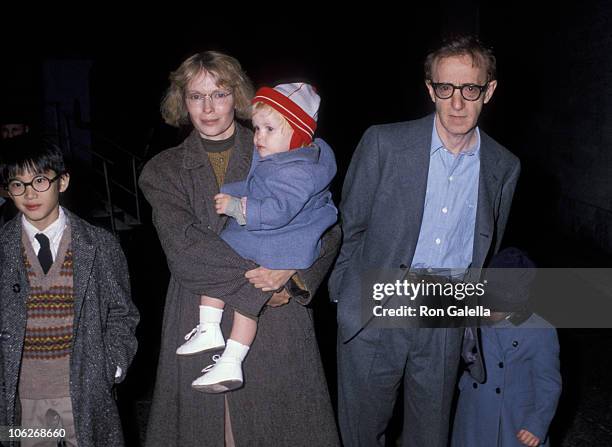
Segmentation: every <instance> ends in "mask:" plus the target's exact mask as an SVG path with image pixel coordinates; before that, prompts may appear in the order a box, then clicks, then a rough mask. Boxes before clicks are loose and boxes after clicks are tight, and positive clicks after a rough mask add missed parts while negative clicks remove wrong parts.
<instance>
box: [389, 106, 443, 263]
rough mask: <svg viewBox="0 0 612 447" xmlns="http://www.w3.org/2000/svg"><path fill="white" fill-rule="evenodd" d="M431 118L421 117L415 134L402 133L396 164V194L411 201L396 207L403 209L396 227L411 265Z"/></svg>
mask: <svg viewBox="0 0 612 447" xmlns="http://www.w3.org/2000/svg"><path fill="white" fill-rule="evenodd" d="M433 117H434V115H433V114H432V115H429V116H427V117H425V118H424V119H422V120H420V122H419V123H418V127H417V128H416V129H415V131H414V133H410V134H404V141H402V142H401V143H400V147H401V152H400V153H399V155H398V163H397V164H396V166H397V168H396V169H397V170H398V171H399V172H398V176H399V178H400V179H401V181H400V182H398V184H399V187H398V194H397V197H399V198H403V199H405V200H410V203H407V204H405V206H401V207H399V210H401V211H402V212H403V216H402V217H401V222H403V223H404V224H402V225H399V226H398V228H400V229H402V230H403V234H402V235H401V237H400V238H399V240H401V241H403V245H404V247H405V248H406V249H407V252H406V260H407V262H408V264H407V265H410V263H411V262H412V258H413V257H414V251H415V250H416V245H417V242H418V240H419V233H420V232H421V224H422V223H423V211H424V209H425V195H426V193H427V178H428V174H429V163H430V160H431V157H430V154H431V132H432V130H433Z"/></svg>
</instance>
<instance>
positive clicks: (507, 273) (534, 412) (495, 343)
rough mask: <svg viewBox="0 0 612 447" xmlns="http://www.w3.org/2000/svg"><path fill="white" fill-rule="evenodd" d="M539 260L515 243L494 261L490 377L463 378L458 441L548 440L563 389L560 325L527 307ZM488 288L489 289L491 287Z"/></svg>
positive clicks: (472, 446)
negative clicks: (553, 323)
mask: <svg viewBox="0 0 612 447" xmlns="http://www.w3.org/2000/svg"><path fill="white" fill-rule="evenodd" d="M534 267H535V265H534V264H533V263H532V262H531V261H530V260H529V258H527V257H526V255H525V254H524V253H523V252H521V251H520V250H518V249H515V248H509V249H506V250H503V251H501V252H500V253H498V254H497V255H496V256H495V257H494V258H493V259H492V260H491V263H490V265H489V270H488V272H487V273H488V275H487V279H488V284H487V294H486V295H485V297H484V303H483V304H484V305H485V307H489V308H491V310H492V314H491V317H489V319H490V322H489V323H490V325H489V326H483V327H482V328H481V329H480V331H481V341H482V356H483V361H484V364H485V368H486V380H485V382H484V383H478V382H477V381H476V380H474V379H473V378H472V376H471V375H470V373H469V372H468V371H466V372H464V373H463V375H462V377H461V379H460V381H459V390H460V394H459V400H458V404H457V411H456V415H455V422H454V426H453V437H452V446H453V447H479V446H482V447H494V446H497V447H499V446H502V447H508V446H530V447H535V446H542V445H543V446H546V445H549V443H548V428H549V426H550V423H551V421H552V418H553V416H554V414H555V411H556V409H557V403H558V400H559V396H560V394H561V375H560V373H559V342H558V340H557V332H556V330H555V328H553V327H552V326H551V325H550V324H549V323H548V322H547V321H546V320H544V319H543V318H542V317H540V316H539V315H537V314H534V313H531V312H530V311H529V310H528V299H529V287H530V285H531V283H532V281H533V279H534V277H535V268H534ZM489 291H490V292H491V293H489Z"/></svg>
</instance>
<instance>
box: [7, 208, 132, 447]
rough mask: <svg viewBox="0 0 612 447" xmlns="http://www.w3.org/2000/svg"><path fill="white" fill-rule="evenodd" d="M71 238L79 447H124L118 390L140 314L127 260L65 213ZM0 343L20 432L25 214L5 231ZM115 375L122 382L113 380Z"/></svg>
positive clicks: (73, 390)
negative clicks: (116, 398)
mask: <svg viewBox="0 0 612 447" xmlns="http://www.w3.org/2000/svg"><path fill="white" fill-rule="evenodd" d="M66 216H67V217H68V220H69V222H70V228H71V231H72V252H73V265H74V332H73V346H72V352H71V358H70V397H71V398H72V409H73V413H74V421H75V427H76V434H77V441H78V443H79V447H97V446H101V445H105V446H106V445H108V446H110V445H112V446H122V445H123V433H122V431H121V422H120V420H119V413H118V411H117V406H116V404H115V401H114V398H113V395H112V387H113V385H114V384H115V383H117V382H120V381H122V380H123V379H124V378H125V373H126V372H127V369H128V367H129V365H130V363H131V361H132V359H133V357H134V354H135V353H136V347H137V341H136V337H135V335H134V332H135V330H136V325H137V324H138V311H137V310H136V307H135V306H134V304H133V303H132V300H131V298H130V282H129V277H128V268H127V263H126V260H125V256H124V255H123V252H122V251H121V247H120V246H119V243H118V242H117V240H116V239H115V238H114V237H113V236H112V235H111V234H110V233H108V232H107V231H105V230H103V229H101V228H98V227H94V226H93V225H90V224H88V223H87V222H85V221H84V220H82V219H80V218H78V217H77V216H75V215H74V214H72V213H70V212H69V211H67V210H66ZM0 266H1V267H0V268H1V269H2V270H1V271H0V312H1V314H0V330H1V332H0V340H1V345H2V357H3V360H4V362H3V367H4V375H3V381H4V384H5V390H3V391H5V394H4V396H3V401H2V407H3V410H4V411H5V413H6V422H7V424H8V425H19V421H20V414H19V412H20V410H19V408H20V405H19V396H18V393H17V390H18V379H19V369H20V366H21V356H22V352H23V342H24V336H25V328H26V299H27V297H28V295H29V288H30V287H29V283H28V280H27V276H26V270H25V266H24V262H23V256H22V249H21V214H19V215H17V216H16V217H15V218H14V219H12V220H11V221H10V222H8V223H7V224H6V225H5V226H4V227H2V229H1V230H0ZM117 367H119V368H121V375H120V376H119V377H115V373H116V372H117Z"/></svg>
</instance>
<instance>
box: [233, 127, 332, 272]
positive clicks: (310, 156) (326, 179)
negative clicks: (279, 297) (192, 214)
mask: <svg viewBox="0 0 612 447" xmlns="http://www.w3.org/2000/svg"><path fill="white" fill-rule="evenodd" d="M334 175H336V160H335V157H334V153H333V151H332V149H331V148H330V147H329V145H328V144H327V143H325V141H323V140H321V139H320V138H317V139H316V140H315V141H314V145H311V146H309V147H303V148H299V149H295V150H292V151H289V152H281V153H278V154H272V155H269V156H267V157H263V158H262V157H260V156H259V153H258V152H257V150H254V152H253V161H252V164H251V169H250V171H249V175H248V176H247V179H246V181H243V182H236V183H228V184H226V185H223V186H222V187H221V192H224V193H226V194H231V195H233V196H237V197H244V196H246V197H247V208H246V221H247V224H246V226H240V225H239V224H238V223H237V222H236V220H235V219H230V220H229V223H228V225H227V227H226V228H225V230H224V231H223V232H222V233H221V237H222V238H223V240H225V241H226V242H227V243H228V244H229V245H230V246H231V247H232V248H233V249H234V250H236V252H237V253H238V254H240V255H241V256H242V257H244V258H246V259H251V260H253V261H254V262H256V263H257V264H259V265H262V266H264V267H267V268H270V269H304V268H308V267H310V265H312V263H313V262H314V261H315V259H317V257H318V256H319V250H320V245H321V241H320V239H321V236H322V235H323V233H324V232H325V230H327V229H328V228H329V227H331V226H332V225H333V224H334V223H335V222H336V218H337V213H338V211H337V209H336V207H335V206H334V203H333V201H332V197H331V193H330V191H329V185H330V183H331V181H332V179H333V178H334Z"/></svg>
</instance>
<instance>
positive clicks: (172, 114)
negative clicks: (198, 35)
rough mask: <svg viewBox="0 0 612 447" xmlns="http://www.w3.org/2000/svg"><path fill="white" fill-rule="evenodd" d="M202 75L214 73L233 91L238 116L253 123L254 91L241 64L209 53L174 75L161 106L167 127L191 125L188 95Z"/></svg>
mask: <svg viewBox="0 0 612 447" xmlns="http://www.w3.org/2000/svg"><path fill="white" fill-rule="evenodd" d="M200 73H210V74H211V75H213V76H214V77H215V78H216V81H217V84H218V85H219V87H223V88H227V89H231V91H232V94H233V95H234V101H235V109H236V116H237V117H238V118H242V119H250V117H251V113H250V112H251V107H250V106H251V98H252V97H253V95H254V90H253V85H252V84H251V81H250V80H249V78H248V77H247V75H246V73H245V72H244V71H243V70H242V67H241V66H240V62H238V61H237V60H236V59H235V58H233V57H231V56H228V55H227V54H223V53H219V52H217V51H205V52H203V53H197V54H194V55H193V56H190V57H188V58H187V59H186V60H185V61H183V63H182V64H181V65H180V66H179V67H178V68H177V69H176V71H173V72H172V73H170V77H169V79H170V87H169V88H168V90H167V91H166V95H165V97H164V99H163V100H162V104H161V114H162V117H163V119H164V121H165V122H166V124H169V125H171V126H175V127H178V126H180V125H181V124H188V123H189V113H188V111H187V107H186V106H185V91H186V89H187V86H188V85H189V82H190V81H191V80H192V79H194V78H196V77H197V76H198V75H199V74H200Z"/></svg>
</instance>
